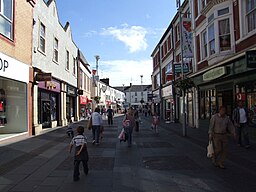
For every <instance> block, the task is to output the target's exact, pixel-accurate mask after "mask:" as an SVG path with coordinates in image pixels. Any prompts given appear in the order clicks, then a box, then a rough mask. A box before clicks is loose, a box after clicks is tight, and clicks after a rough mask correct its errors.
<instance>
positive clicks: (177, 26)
mask: <svg viewBox="0 0 256 192" xmlns="http://www.w3.org/2000/svg"><path fill="white" fill-rule="evenodd" d="M175 40H176V42H178V41H179V40H180V27H179V24H178V25H176V27H175Z"/></svg>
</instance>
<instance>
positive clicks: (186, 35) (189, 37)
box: [182, 18, 194, 58]
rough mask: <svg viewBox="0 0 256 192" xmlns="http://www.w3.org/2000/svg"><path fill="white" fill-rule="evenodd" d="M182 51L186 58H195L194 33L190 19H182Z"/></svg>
mask: <svg viewBox="0 0 256 192" xmlns="http://www.w3.org/2000/svg"><path fill="white" fill-rule="evenodd" d="M182 38H183V42H182V50H183V57H184V58H193V56H194V54H193V33H192V22H191V19H190V18H183V19H182Z"/></svg>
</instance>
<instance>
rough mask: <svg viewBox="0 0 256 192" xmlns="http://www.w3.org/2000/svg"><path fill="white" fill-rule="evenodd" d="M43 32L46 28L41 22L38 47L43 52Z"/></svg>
mask: <svg viewBox="0 0 256 192" xmlns="http://www.w3.org/2000/svg"><path fill="white" fill-rule="evenodd" d="M45 33H46V29H45V26H44V24H43V23H41V24H40V39H39V49H40V50H41V51H42V52H44V53H45Z"/></svg>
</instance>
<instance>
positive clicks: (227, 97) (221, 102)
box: [218, 89, 233, 117]
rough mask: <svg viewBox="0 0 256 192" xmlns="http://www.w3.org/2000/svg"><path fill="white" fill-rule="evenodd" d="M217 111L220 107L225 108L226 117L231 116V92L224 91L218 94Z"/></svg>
mask: <svg viewBox="0 0 256 192" xmlns="http://www.w3.org/2000/svg"><path fill="white" fill-rule="evenodd" d="M218 106H219V107H218V109H219V108H220V106H225V107H226V108H227V115H228V116H230V117H231V116H232V109H233V90H232V89H231V90H226V91H220V92H218Z"/></svg>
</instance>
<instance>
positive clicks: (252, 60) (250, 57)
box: [246, 50, 256, 68]
mask: <svg viewBox="0 0 256 192" xmlns="http://www.w3.org/2000/svg"><path fill="white" fill-rule="evenodd" d="M246 63H247V67H248V68H256V50H253V51H247V52H246Z"/></svg>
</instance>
